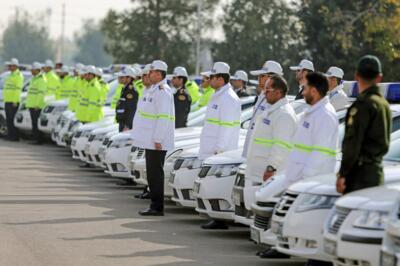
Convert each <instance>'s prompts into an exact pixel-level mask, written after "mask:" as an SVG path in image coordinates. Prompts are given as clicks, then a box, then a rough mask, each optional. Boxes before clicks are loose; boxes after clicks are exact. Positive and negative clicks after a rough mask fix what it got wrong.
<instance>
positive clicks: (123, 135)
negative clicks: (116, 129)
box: [111, 132, 132, 141]
mask: <svg viewBox="0 0 400 266" xmlns="http://www.w3.org/2000/svg"><path fill="white" fill-rule="evenodd" d="M126 139H132V135H131V134H130V133H129V132H121V133H118V134H116V135H115V136H112V137H111V140H112V141H117V140H126Z"/></svg>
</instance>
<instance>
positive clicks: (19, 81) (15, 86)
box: [3, 69, 24, 103]
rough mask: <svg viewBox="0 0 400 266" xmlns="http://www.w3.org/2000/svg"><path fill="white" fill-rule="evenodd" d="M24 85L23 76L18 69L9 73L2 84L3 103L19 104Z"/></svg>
mask: <svg viewBox="0 0 400 266" xmlns="http://www.w3.org/2000/svg"><path fill="white" fill-rule="evenodd" d="M23 85H24V76H23V75H22V73H21V72H20V71H19V69H17V70H15V71H14V72H11V73H10V75H8V76H7V78H6V80H5V82H4V88H3V99H4V102H5V103H19V102H20V98H21V90H22V86H23Z"/></svg>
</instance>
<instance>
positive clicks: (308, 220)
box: [39, 81, 400, 266]
mask: <svg viewBox="0 0 400 266" xmlns="http://www.w3.org/2000/svg"><path fill="white" fill-rule="evenodd" d="M114 83H115V81H114ZM110 84H111V86H110V87H111V88H113V86H114V84H113V83H112V82H111V83H110ZM115 86H116V85H115ZM380 88H381V91H382V93H383V94H384V95H385V96H386V98H387V99H388V100H389V101H391V102H396V101H399V100H400V97H399V96H400V84H399V83H382V84H380ZM345 90H346V93H347V94H348V95H349V103H350V102H351V100H352V99H354V97H355V96H356V94H357V84H356V83H355V82H345ZM241 102H242V117H241V121H243V122H242V124H241V127H242V130H241V138H240V143H239V144H240V145H239V149H237V150H233V151H229V152H224V153H221V154H218V155H215V156H212V157H210V158H207V159H206V160H204V161H201V160H199V159H198V151H199V136H200V132H201V126H202V123H203V120H204V116H205V107H204V108H201V109H198V110H196V111H194V112H191V113H190V115H189V119H188V126H189V127H187V128H183V129H178V130H176V134H175V149H174V150H172V151H169V152H168V154H167V158H166V162H165V166H164V171H165V186H164V187H165V196H166V197H167V198H169V199H171V200H172V201H174V202H176V204H178V205H180V206H182V207H187V208H195V209H196V211H197V212H198V213H199V214H200V215H202V216H206V217H211V218H213V219H219V220H224V221H231V222H236V223H240V224H243V225H246V226H249V228H250V238H251V239H252V240H253V241H254V242H256V243H258V244H260V245H267V246H274V247H276V249H277V250H278V251H280V252H282V253H285V254H288V255H290V256H294V257H301V258H305V259H316V260H322V261H333V262H334V263H335V264H336V265H352V266H353V265H363V266H366V265H380V264H381V265H400V262H398V256H400V221H399V219H400V216H399V215H398V213H400V212H399V210H400V209H399V206H400V204H399V203H400V197H399V196H400V165H398V164H399V163H400V137H399V136H400V131H399V129H400V105H396V104H391V110H392V113H393V133H392V143H391V146H390V151H389V153H388V154H387V155H386V157H385V162H384V171H385V185H384V186H381V187H376V188H370V189H366V190H361V191H357V192H353V193H350V194H348V195H346V196H343V197H340V195H339V194H337V192H336V188H335V181H336V177H335V175H334V174H333V173H332V174H330V175H324V176H316V177H314V178H310V179H307V180H304V181H301V182H298V183H295V184H293V185H292V186H290V187H289V188H288V189H285V187H284V185H283V176H275V177H273V178H271V179H270V180H268V181H267V182H263V181H262V177H260V178H259V179H257V180H255V179H250V178H248V177H246V176H245V169H246V159H245V158H243V157H242V151H243V145H244V140H245V136H246V132H247V131H246V128H247V127H248V124H249V120H250V118H251V116H252V112H253V104H254V97H246V98H242V99H241ZM291 104H292V106H293V107H294V109H295V111H296V113H297V114H299V115H300V114H301V113H302V112H303V111H304V110H305V109H306V108H308V106H307V104H306V103H305V102H304V101H303V100H298V101H293V99H292V101H291ZM63 106H64V107H65V108H66V104H65V103H64V102H61V101H58V102H53V103H51V104H49V105H48V106H47V107H46V108H45V109H44V110H43V112H42V115H41V117H40V120H39V123H40V129H41V130H42V131H43V132H46V133H48V134H51V138H52V140H53V141H54V142H55V143H57V145H59V146H64V147H67V148H69V149H71V152H72V156H73V158H74V159H76V160H80V161H83V162H85V163H89V164H91V165H93V166H95V167H98V168H103V169H104V171H105V173H107V174H109V175H111V176H113V177H116V178H118V179H125V180H132V181H135V182H136V183H138V184H142V185H146V184H147V179H146V167H145V159H144V150H143V149H140V148H137V147H135V146H133V141H132V139H131V136H130V134H129V133H119V132H118V125H117V124H116V123H115V116H114V115H115V112H114V110H111V108H109V107H105V109H104V113H105V118H104V119H103V120H101V121H99V122H95V123H89V124H85V125H82V124H81V123H80V122H78V121H77V120H76V118H75V114H74V113H73V112H71V111H68V110H67V111H65V108H64V107H63ZM63 108H64V109H63ZM345 114H346V110H341V111H339V112H338V113H337V115H338V119H339V121H340V123H341V125H340V137H341V138H342V137H343V134H344V125H343V120H344V118H345ZM339 154H340V153H339ZM339 164H340V155H339V157H338V165H339ZM271 195H273V196H271Z"/></svg>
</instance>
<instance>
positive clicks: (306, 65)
mask: <svg viewBox="0 0 400 266" xmlns="http://www.w3.org/2000/svg"><path fill="white" fill-rule="evenodd" d="M290 70H293V71H296V80H297V82H298V83H299V91H298V93H297V94H296V98H295V99H296V100H300V99H303V94H302V92H303V89H304V88H303V85H304V84H305V83H306V82H307V81H306V76H307V74H308V73H311V72H314V71H315V69H314V64H313V62H311V61H310V60H307V59H303V60H301V61H300V64H299V65H298V66H291V67H290Z"/></svg>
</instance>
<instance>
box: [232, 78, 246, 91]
mask: <svg viewBox="0 0 400 266" xmlns="http://www.w3.org/2000/svg"><path fill="white" fill-rule="evenodd" d="M231 84H232V87H233V88H234V89H235V90H238V89H241V88H243V87H244V82H243V80H240V79H231Z"/></svg>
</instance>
